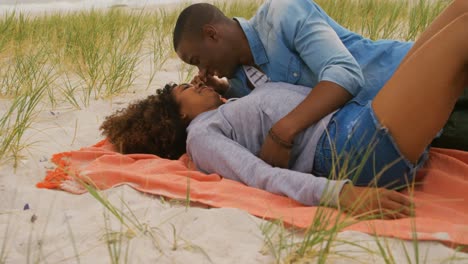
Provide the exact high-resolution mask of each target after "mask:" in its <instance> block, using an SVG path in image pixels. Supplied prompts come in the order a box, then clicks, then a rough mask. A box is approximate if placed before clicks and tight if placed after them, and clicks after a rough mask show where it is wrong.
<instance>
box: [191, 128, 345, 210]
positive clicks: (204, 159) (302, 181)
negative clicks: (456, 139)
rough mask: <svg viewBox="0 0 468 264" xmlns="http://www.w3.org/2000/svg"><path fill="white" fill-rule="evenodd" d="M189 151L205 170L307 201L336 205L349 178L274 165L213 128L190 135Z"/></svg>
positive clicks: (313, 203) (308, 203) (199, 166)
mask: <svg viewBox="0 0 468 264" xmlns="http://www.w3.org/2000/svg"><path fill="white" fill-rule="evenodd" d="M187 151H188V153H189V155H190V156H191V157H192V160H193V161H194V162H195V164H196V166H197V167H198V168H199V169H200V170H202V171H204V172H206V173H217V174H220V175H221V176H223V177H225V178H228V179H231V180H235V181H239V182H242V183H244V184H246V185H248V186H251V187H255V188H259V189H263V190H265V191H268V192H271V193H276V194H281V195H285V196H288V197H290V198H292V199H294V200H296V201H298V202H300V203H302V204H305V205H319V204H326V205H328V206H337V205H338V195H339V193H340V191H341V188H342V187H343V185H344V184H345V183H346V182H347V181H346V180H343V181H334V180H329V179H327V178H324V177H315V176H313V175H312V174H307V173H301V172H297V171H292V170H287V169H281V168H273V167H271V166H270V165H268V164H266V163H265V162H263V161H262V160H260V159H259V158H258V157H256V156H255V155H253V154H252V153H251V152H250V151H248V150H247V149H246V148H244V147H243V146H241V145H239V144H238V143H237V142H235V141H232V140H231V139H229V138H227V137H225V136H224V135H222V134H221V133H218V132H216V131H211V130H208V131H204V133H203V134H202V133H199V134H198V135H190V136H189V139H188V140H187Z"/></svg>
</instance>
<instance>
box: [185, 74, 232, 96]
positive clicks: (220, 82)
mask: <svg viewBox="0 0 468 264" xmlns="http://www.w3.org/2000/svg"><path fill="white" fill-rule="evenodd" d="M190 83H191V84H193V85H201V84H206V85H207V86H209V87H213V89H214V90H215V91H216V92H217V93H219V94H220V95H223V94H225V93H226V91H227V90H228V89H229V82H228V80H227V79H226V78H218V77H217V76H212V75H208V76H202V75H197V76H195V77H193V79H192V81H191V82H190Z"/></svg>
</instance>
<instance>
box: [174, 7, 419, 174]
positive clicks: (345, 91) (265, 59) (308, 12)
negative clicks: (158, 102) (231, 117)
mask: <svg viewBox="0 0 468 264" xmlns="http://www.w3.org/2000/svg"><path fill="white" fill-rule="evenodd" d="M412 45H413V44H412V43H411V42H399V41H393V40H379V41H371V40H369V39H365V38H363V37H362V36H360V35H358V34H356V33H354V32H351V31H349V30H347V29H345V28H343V27H342V26H340V25H339V24H337V23H336V22H335V21H334V20H333V19H331V18H330V17H329V16H328V15H327V14H326V13H325V12H324V11H323V10H322V9H321V8H320V7H319V6H318V5H317V4H316V3H314V2H313V1H311V0H295V1H289V0H269V1H266V2H265V3H264V4H263V5H262V6H261V7H260V8H259V10H258V12H257V14H256V15H255V16H254V17H253V18H252V19H250V20H249V21H247V20H245V19H242V18H234V19H230V18H227V17H226V16H225V15H224V14H223V13H222V12H221V11H220V10H219V9H217V8H216V7H214V6H213V5H210V4H194V5H191V6H189V7H187V8H186V9H185V10H184V11H182V13H181V14H180V16H179V18H178V21H177V24H176V26H175V29H174V48H175V50H176V52H177V54H178V56H179V57H180V58H181V59H182V60H183V61H185V62H186V63H189V64H192V65H195V66H197V67H198V68H199V70H200V73H199V76H200V77H201V78H202V80H203V81H205V82H207V83H208V84H209V85H211V86H214V87H215V88H216V89H217V91H218V92H219V93H220V94H222V95H223V96H224V97H226V98H231V97H241V96H244V95H247V94H248V93H249V92H250V90H251V89H252V88H254V86H255V78H251V76H250V73H247V71H248V70H252V69H254V71H253V72H257V71H261V72H262V73H264V74H266V76H268V78H269V79H270V80H272V81H282V82H288V83H292V84H298V85H303V86H307V87H311V88H312V89H311V92H310V93H309V95H308V96H307V97H306V98H305V99H304V101H303V102H302V103H301V104H299V105H298V106H297V107H296V108H295V109H294V110H292V111H291V112H290V113H289V114H288V115H286V116H285V117H284V118H282V119H281V120H279V121H278V122H277V123H276V124H274V125H273V127H272V128H271V133H269V135H271V136H268V137H267V139H266V140H265V143H264V145H263V147H262V150H261V152H260V157H261V158H262V159H263V160H264V161H266V162H267V163H270V164H271V165H274V166H279V167H287V166H288V160H289V150H288V148H286V147H284V146H287V145H288V144H292V142H293V141H294V138H295V136H296V135H298V134H299V133H300V132H301V131H303V130H304V129H305V128H307V127H309V126H310V125H311V124H314V123H316V122H317V121H318V120H320V119H321V118H323V117H324V116H326V115H327V114H329V113H331V112H333V111H335V110H336V109H338V108H340V107H341V106H343V105H344V104H345V103H346V102H348V101H349V100H351V99H353V98H354V99H353V100H358V101H359V100H366V99H370V98H372V97H373V96H374V95H375V94H376V93H377V92H378V91H379V90H380V89H381V88H382V86H383V85H384V84H385V83H386V82H387V80H388V79H389V78H390V77H391V76H392V74H393V72H394V71H395V70H396V68H397V67H398V65H399V64H400V62H401V61H402V59H403V57H404V56H405V55H406V54H407V53H408V51H409V50H410V48H411V47H412ZM241 65H248V66H251V67H242V66H241ZM217 77H226V78H229V79H230V81H229V83H228V82H226V81H225V80H223V79H219V78H217ZM272 137H274V138H272ZM278 141H279V142H282V143H284V144H278Z"/></svg>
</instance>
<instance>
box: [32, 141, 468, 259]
mask: <svg viewBox="0 0 468 264" xmlns="http://www.w3.org/2000/svg"><path fill="white" fill-rule="evenodd" d="M52 161H53V162H54V163H55V164H57V168H56V169H55V170H53V171H49V172H48V173H47V176H46V177H45V179H44V181H42V182H40V183H38V184H37V187H39V188H50V189H53V188H57V189H62V190H65V191H68V192H72V193H83V192H85V191H86V190H85V188H83V186H81V184H79V183H78V181H76V178H75V176H76V177H79V178H80V179H81V180H84V181H86V182H88V183H92V184H93V185H94V186H96V187H97V188H99V189H107V188H112V187H114V186H118V185H121V184H128V185H130V186H132V187H133V188H135V189H137V190H139V191H142V192H145V193H151V194H155V195H163V196H166V197H170V198H177V199H185V198H186V197H187V191H188V190H190V193H189V195H190V200H191V201H195V202H200V203H203V204H206V205H209V206H213V207H234V208H240V209H243V210H245V211H247V212H249V213H251V214H253V215H256V216H259V217H262V218H266V219H281V220H282V221H284V222H285V223H286V224H289V225H293V226H297V227H300V228H307V227H308V226H309V225H310V223H311V222H312V220H313V219H314V217H316V216H317V215H319V214H317V213H318V212H321V213H323V212H327V213H329V214H330V215H331V216H332V217H337V216H342V215H340V214H339V213H338V212H337V211H336V210H335V209H331V208H323V207H306V206H303V205H301V204H299V203H297V202H295V201H293V200H292V199H289V198H287V197H283V196H279V195H275V194H271V193H268V192H266V191H263V190H259V189H255V188H251V187H248V186H245V185H243V184H241V183H238V182H235V181H231V180H228V179H223V178H221V177H220V176H219V175H216V174H210V175H206V174H203V173H201V172H198V171H196V170H194V166H193V164H192V163H191V162H190V160H189V159H188V157H187V156H186V155H184V156H182V157H181V158H180V159H179V160H167V159H161V158H159V157H157V156H154V155H148V154H131V155H122V154H119V153H117V152H114V151H113V149H112V146H111V145H110V144H109V143H107V142H106V141H101V142H99V143H97V144H96V145H94V146H92V147H86V148H82V149H80V150H78V151H71V152H64V153H58V154H56V155H54V156H53V158H52ZM417 176H418V177H420V178H423V184H422V185H420V186H417V187H416V188H415V191H414V197H415V201H416V217H414V218H406V219H399V220H368V221H356V222H354V223H353V224H351V225H349V226H347V227H346V228H345V230H356V231H362V232H366V233H369V234H377V235H381V236H389V237H397V238H401V239H407V240H411V239H418V240H437V241H441V242H443V243H445V244H447V245H449V246H452V247H456V246H460V245H465V246H466V245H468V152H462V151H456V150H445V149H432V150H431V153H430V160H429V163H428V164H427V166H426V167H425V168H424V169H422V170H421V171H420V172H419V173H418V175H417ZM319 210H320V211H319ZM329 220H330V221H332V220H331V219H329ZM465 250H466V247H465Z"/></svg>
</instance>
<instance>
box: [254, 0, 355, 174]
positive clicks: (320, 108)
mask: <svg viewBox="0 0 468 264" xmlns="http://www.w3.org/2000/svg"><path fill="white" fill-rule="evenodd" d="M271 4H272V5H274V4H277V5H284V6H281V8H280V7H278V6H275V8H272V9H271V12H280V11H279V10H288V12H286V13H285V12H282V13H278V14H276V16H275V14H270V15H269V17H272V19H273V18H275V19H279V20H280V21H278V22H276V23H273V24H275V25H276V26H277V27H279V28H280V29H281V30H277V32H282V35H281V37H282V38H283V39H284V41H285V43H286V44H287V46H288V47H289V48H290V50H291V51H292V52H295V53H297V54H298V55H299V56H300V58H301V59H302V60H303V61H304V63H305V64H306V65H307V66H308V67H309V69H310V70H311V71H312V72H313V73H314V75H316V78H317V80H318V84H317V85H316V86H315V87H311V88H312V91H311V92H310V93H309V95H308V96H307V97H306V98H305V100H304V101H303V102H302V103H301V104H299V105H298V106H297V107H296V108H295V109H294V110H293V111H292V112H291V113H289V114H288V115H286V116H285V117H284V118H283V119H281V120H280V121H278V122H277V123H276V124H274V125H273V127H272V131H273V133H274V134H275V135H276V136H277V137H278V138H280V139H281V140H283V141H286V142H289V143H291V142H293V140H294V137H295V136H296V135H297V134H298V133H300V132H301V131H303V130H304V129H306V128H307V127H309V126H311V125H313V124H314V123H316V122H318V121H319V120H320V119H322V118H323V117H325V116H326V115H328V114H329V113H332V112H333V111H335V110H337V109H338V108H340V107H341V106H343V105H344V104H345V103H346V102H348V101H349V100H350V99H351V98H353V96H355V95H357V94H358V93H359V91H360V89H361V88H362V87H363V83H364V77H363V75H362V71H361V68H360V66H359V64H358V63H357V61H356V60H355V59H354V57H353V56H352V54H351V53H350V52H349V51H348V49H347V48H346V47H345V46H344V44H343V43H342V41H341V39H340V38H339V36H338V35H337V33H336V32H335V31H334V29H333V28H332V27H331V26H330V25H329V24H328V23H327V20H326V18H325V17H324V14H323V13H321V12H320V10H319V9H318V7H317V6H316V5H315V4H314V3H313V2H312V1H310V0H298V1H291V2H286V1H278V2H272V3H271ZM289 13H294V14H295V15H294V16H289V15H288V14H289ZM272 22H274V21H272ZM275 143H276V144H275ZM260 157H261V158H262V159H263V160H264V161H265V162H267V163H269V164H272V165H274V166H279V167H286V166H288V161H289V151H288V150H287V149H284V148H282V147H281V146H280V144H277V142H275V141H274V140H272V139H271V137H267V138H266V139H265V143H264V145H263V147H262V150H261V152H260Z"/></svg>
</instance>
